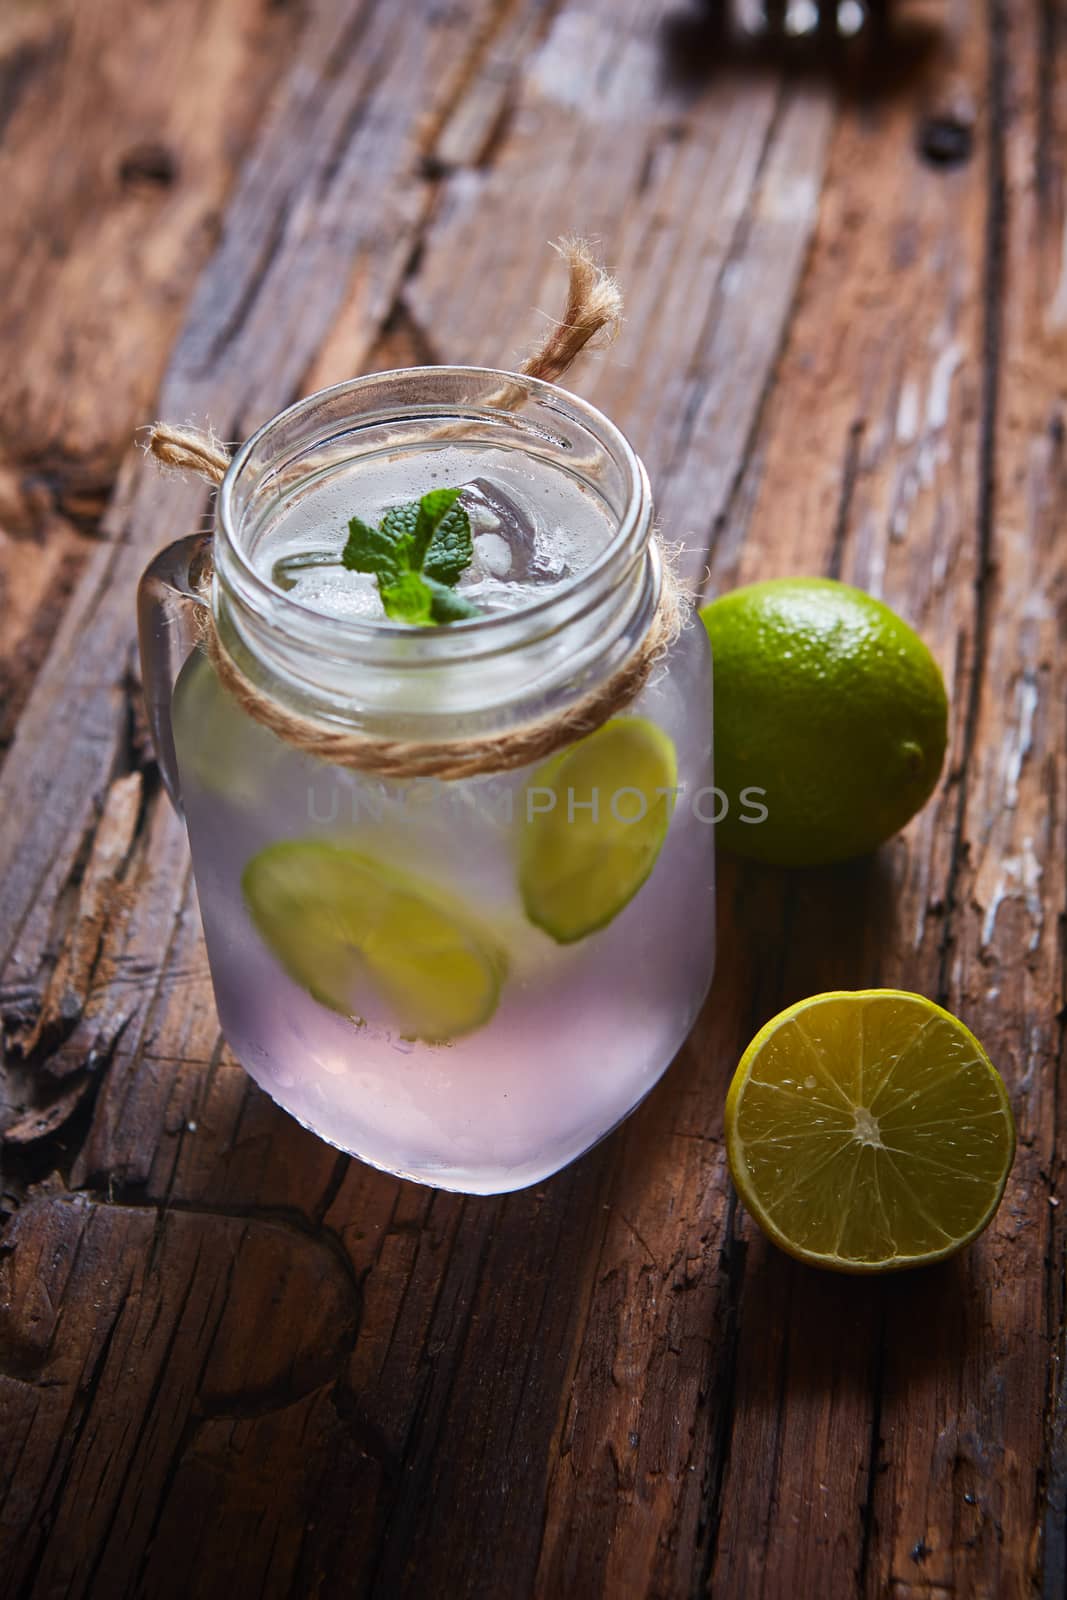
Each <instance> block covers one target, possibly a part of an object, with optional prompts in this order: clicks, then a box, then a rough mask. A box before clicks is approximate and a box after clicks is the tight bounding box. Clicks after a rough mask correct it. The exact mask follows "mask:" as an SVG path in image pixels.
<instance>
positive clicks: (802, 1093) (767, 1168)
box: [726, 989, 1015, 1272]
mask: <svg viewBox="0 0 1067 1600" xmlns="http://www.w3.org/2000/svg"><path fill="white" fill-rule="evenodd" d="M726 1149H727V1154H728V1156H729V1158H730V1168H731V1171H732V1172H733V1177H734V1182H735V1183H736V1185H737V1188H738V1191H739V1193H740V1195H741V1198H742V1200H743V1201H744V1202H745V1205H746V1206H747V1207H748V1209H749V1211H750V1212H751V1213H752V1215H753V1216H754V1217H755V1219H756V1221H757V1222H758V1223H759V1224H760V1226H761V1227H762V1228H763V1230H764V1232H765V1233H767V1234H768V1235H769V1236H770V1237H771V1238H772V1239H773V1240H774V1242H775V1244H778V1245H781V1247H782V1249H783V1250H787V1251H788V1252H789V1253H790V1255H794V1256H797V1257H798V1258H799V1259H800V1260H801V1261H808V1262H811V1263H813V1264H814V1265H816V1266H822V1267H831V1268H834V1269H836V1270H837V1271H839V1272H883V1271H887V1270H889V1269H891V1268H894V1267H911V1266H916V1265H918V1264H920V1263H922V1262H927V1261H938V1260H940V1259H941V1258H942V1257H943V1256H949V1255H952V1253H953V1252H954V1251H956V1250H958V1249H960V1247H961V1246H962V1245H965V1244H967V1243H969V1241H970V1240H971V1239H973V1238H974V1237H975V1236H976V1235H977V1234H979V1233H981V1231H982V1229H983V1228H984V1227H985V1226H986V1224H987V1223H988V1222H989V1221H990V1220H991V1218H992V1216H993V1213H994V1212H995V1211H996V1209H997V1206H998V1205H999V1204H1000V1198H1001V1195H1002V1194H1003V1193H1004V1185H1005V1183H1006V1182H1007V1178H1008V1172H1009V1170H1010V1168H1011V1163H1012V1157H1013V1155H1014V1153H1015V1124H1014V1122H1013V1120H1012V1114H1011V1108H1010V1106H1009V1104H1008V1096H1007V1093H1006V1091H1005V1088H1004V1084H1003V1083H1002V1081H1001V1078H1000V1075H999V1073H998V1072H997V1070H996V1068H995V1067H994V1066H993V1064H992V1062H991V1061H990V1059H989V1057H988V1056H987V1055H986V1053H985V1051H984V1050H983V1049H982V1046H981V1045H980V1044H979V1043H978V1040H977V1039H976V1038H975V1037H974V1035H973V1034H972V1033H970V1032H969V1031H968V1030H967V1029H966V1028H965V1027H964V1026H963V1023H962V1022H958V1021H957V1020H956V1018H955V1017H953V1016H950V1015H949V1013H948V1012H947V1011H943V1010H942V1009H941V1007H940V1006H937V1005H934V1003H933V1001H932V1000H926V999H924V998H923V996H922V995H917V994H904V993H902V992H901V991H900V990H896V989H870V990H865V991H861V992H859V993H854V994H853V993H835V994H820V995H815V997H814V998H813V999H810V1000H802V1001H800V1003H799V1004H798V1005H794V1006H790V1007H789V1009H788V1010H787V1011H783V1012H782V1013H781V1014H780V1015H779V1016H777V1017H775V1018H774V1019H773V1020H772V1021H770V1022H768V1023H767V1025H766V1027H764V1028H762V1029H761V1030H760V1032H759V1033H758V1034H757V1035H756V1037H755V1039H753V1041H752V1043H751V1044H750V1045H749V1047H748V1049H747V1050H746V1051H745V1054H744V1055H743V1057H742V1058H741V1064H740V1066H739V1067H738V1069H737V1072H736V1073H735V1075H734V1080H733V1083H732V1084H731V1085H730V1093H729V1096H728V1098H727V1101H726Z"/></svg>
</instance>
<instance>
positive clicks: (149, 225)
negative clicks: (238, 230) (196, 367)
mask: <svg viewBox="0 0 1067 1600" xmlns="http://www.w3.org/2000/svg"><path fill="white" fill-rule="evenodd" d="M294 29H295V17H294V14H293V12H292V11H291V10H290V9H287V8H285V7H264V6H262V5H260V4H259V3H258V0H240V3H239V4H236V5H233V4H218V3H216V4H211V5H206V6H199V7H191V6H188V5H183V4H181V3H180V0H168V3H165V4H160V5H154V6H142V5H135V4H131V3H129V0H100V3H97V4H94V5H92V6H79V5H76V4H73V3H71V0H62V3H60V0H54V3H50V4H48V5H35V6H14V7H7V8H5V10H4V13H3V16H2V17H0V85H2V86H3V94H2V99H3V105H2V108H0V124H2V126H0V193H3V195H4V198H5V209H4V226H3V228H0V281H2V282H3V284H4V309H3V315H2V317H0V602H2V603H0V701H2V703H3V712H2V720H0V740H3V741H4V742H6V741H7V740H8V739H9V738H10V735H11V733H12V730H13V728H14V721H15V717H16V716H17V714H18V711H19V709H20V708H21V706H22V704H23V703H24V701H25V698H26V694H27V693H28V691H29V687H30V684H31V682H32V679H33V674H34V672H35V671H36V669H37V667H38V666H39V665H40V662H41V661H42V660H43V658H44V655H45V653H46V651H47V648H48V645H49V643H50V641H51V637H52V634H53V632H54V629H55V625H56V622H57V620H58V618H59V616H60V615H61V614H62V611H63V608H64V605H65V604H66V601H67V599H68V598H69V596H70V593H71V589H72V586H73V584H74V582H75V581H76V579H77V576H78V573H79V572H80V570H81V567H82V565H83V564H84V562H85V561H86V559H87V558H88V556H89V554H90V552H91V549H92V539H93V537H94V536H95V534H96V529H97V524H98V522H99V518H100V515H101V513H102V511H103V509H104V506H105V505H106V503H107V499H108V496H109V494H110V492H111V488H112V486H113V483H114V480H115V474H116V472H117V470H118V465H119V462H120V460H121V459H122V457H123V455H124V454H125V453H126V451H127V450H128V448H129V441H130V435H131V433H132V432H133V429H134V428H135V427H136V426H137V425H138V424H139V423H141V422H143V420H144V417H145V413H146V409H147V408H148V406H149V405H150V402H151V398H152V396H153V395H154V393H155V391H156V389H157V387H158V384H159V380H160V377H161V375H162V372H163V368H164V364H165V362H166V358H167V354H168V351H169V349H170V345H171V343H172V341H173V338H174V335H175V332H176V331H177V328H178V326H179V323H180V319H181V315H182V311H183V308H184V306H185V302H186V299H187V296H188V293H189V291H190V290H191V288H192V286H193V284H194V283H195V281H196V278H197V275H198V273H199V271H200V268H201V267H202V265H203V264H204V262H205V261H206V259H207V257H208V255H209V254H210V252H211V251H212V250H213V248H214V246H215V242H216V236H217V233H218V229H219V225H220V223H219V218H220V213H221V207H222V205H223V203H224V201H225V197H226V194H227V191H228V189H229V186H230V183H231V181H232V178H233V174H234V172H235V170H236V168H237V165H238V164H239V162H240V161H241V159H242V157H243V155H244V153H245V150H246V149H247V147H248V144H249V140H250V138H251V136H252V132H253V130H254V128H255V126H256V123H257V121H258V116H259V110H260V105H261V102H262V101H263V99H264V97H265V96H266V95H267V93H268V91H269V89H270V86H271V83H272V81H273V79H274V76H275V74H276V73H277V71H278V70H279V68H280V67H281V65H282V63H283V62H284V60H285V57H286V54H287V52H288V50H289V48H290V46H291V42H292V37H293V33H294Z"/></svg>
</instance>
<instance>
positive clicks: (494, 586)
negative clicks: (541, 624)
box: [460, 577, 552, 611]
mask: <svg viewBox="0 0 1067 1600" xmlns="http://www.w3.org/2000/svg"><path fill="white" fill-rule="evenodd" d="M460 587H461V589H462V590H463V598H464V599H465V600H470V601H471V602H472V604H474V605H476V606H479V607H480V608H481V609H482V610H483V611H519V610H521V609H522V607H523V606H529V605H533V604H534V602H535V601H537V600H543V599H544V598H545V596H546V595H547V594H551V592H552V585H551V584H547V583H530V582H526V583H513V582H511V580H510V579H507V578H491V577H490V578H477V579H476V580H475V581H474V582H473V583H462V584H461V585H460Z"/></svg>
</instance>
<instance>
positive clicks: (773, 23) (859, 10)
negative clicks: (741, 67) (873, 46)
mask: <svg viewBox="0 0 1067 1600" xmlns="http://www.w3.org/2000/svg"><path fill="white" fill-rule="evenodd" d="M707 3H708V5H709V8H710V9H711V11H712V14H713V16H714V17H715V20H716V21H717V22H718V23H719V24H720V25H721V26H722V27H723V29H724V30H727V31H729V32H731V33H735V34H738V35H740V36H741V37H743V38H748V39H752V40H763V41H766V42H768V43H779V42H780V43H786V44H788V43H790V42H792V41H796V42H798V43H806V44H809V45H810V44H817V45H825V46H827V47H830V48H832V47H834V46H836V45H837V44H841V43H845V42H847V41H848V40H850V39H855V38H856V37H858V36H859V35H861V34H862V35H864V37H865V38H866V37H869V38H872V39H873V38H876V37H878V36H879V35H883V34H884V33H885V32H886V30H887V27H888V21H889V8H890V0H707Z"/></svg>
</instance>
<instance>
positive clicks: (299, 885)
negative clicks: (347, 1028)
mask: <svg viewBox="0 0 1067 1600" xmlns="http://www.w3.org/2000/svg"><path fill="white" fill-rule="evenodd" d="M241 887H242V890H243V892H244V898H245V904H246V906H247V907H248V911H249V914H250V915H251V918H252V921H253V922H254V923H255V925H256V928H257V929H258V931H259V933H260V934H261V936H262V938H263V939H264V941H265V942H266V944H267V945H268V946H269V947H270V949H271V951H272V952H273V954H274V955H275V956H276V957H277V959H278V960H279V961H280V962H281V964H282V966H283V967H284V968H285V970H286V972H288V974H289V976H290V977H291V978H293V979H295V981H296V982H297V983H299V984H301V985H302V986H303V988H305V989H307V990H308V992H309V993H310V994H312V995H314V997H315V999H316V1000H319V1001H320V1002H321V1003H322V1004H323V1005H325V1006H329V1007H330V1009H331V1010H332V1011H339V1012H341V1013H342V1014H343V1015H344V1016H363V1015H365V1014H367V1013H368V1012H369V1013H371V1014H373V1012H374V1009H375V1000H376V999H377V1001H378V1002H379V1004H380V1002H381V1001H384V1002H385V1004H386V1006H387V1008H388V1011H389V1014H390V1020H391V1021H392V1023H393V1024H394V1025H395V1026H396V1027H397V1028H398V1029H399V1030H400V1032H401V1033H402V1034H403V1035H404V1036H405V1037H409V1038H415V1039H422V1040H424V1041H425V1042H426V1043H427V1044H441V1043H444V1042H446V1041H447V1040H449V1039H454V1038H457V1037H458V1036H459V1035H460V1034H464V1033H470V1032H472V1031H473V1030H474V1029H475V1028H480V1027H481V1026H482V1025H483V1024H484V1023H486V1022H488V1020H489V1018H490V1017H491V1016H492V1015H493V1012H494V1011H495V1010H496V1006H497V1000H498V999H499V995H500V982H501V977H502V971H503V962H502V959H501V957H500V955H499V953H498V952H497V951H496V949H495V948H493V947H492V946H491V945H490V943H489V942H488V941H487V940H486V939H485V937H484V935H483V934H482V933H481V932H480V930H477V929H476V928H475V927H474V926H473V924H472V922H471V921H470V920H469V919H468V918H467V916H466V915H465V913H464V912H463V911H462V910H457V909H455V908H453V907H452V906H451V905H446V904H445V903H444V901H443V899H442V898H441V896H439V895H438V894H436V893H435V892H434V891H433V890H431V889H427V888H425V887H424V886H422V885H415V884H412V883H410V882H408V880H407V879H405V878H404V877H403V875H402V874H400V873H398V872H396V871H395V870H394V869H393V868H392V867H386V866H383V865H382V863H381V862H378V861H373V860H371V859H370V858H369V857H367V856H362V855H358V854H357V853H356V852H355V851H353V850H348V849H344V848H342V847H341V846H338V845H333V844H328V843H326V842H325V841H322V840H318V839H292V840H283V841H282V842H281V843H279V844H272V845H268V846H267V848H266V849H265V850H261V851H260V852H259V854H258V855H256V856H253V858H252V860H251V861H250V862H249V863H248V865H247V866H246V867H245V870H244V873H243V875H242V878H241Z"/></svg>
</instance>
